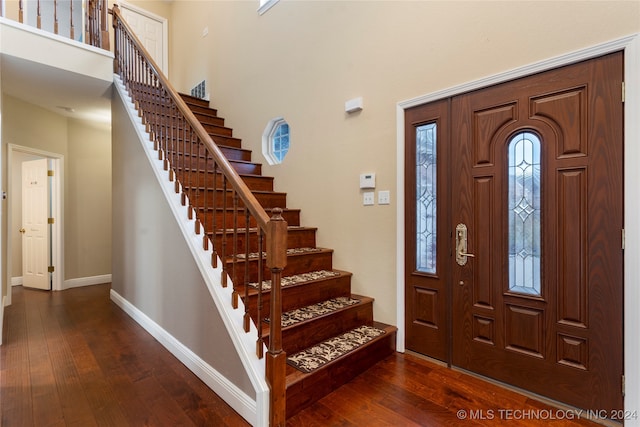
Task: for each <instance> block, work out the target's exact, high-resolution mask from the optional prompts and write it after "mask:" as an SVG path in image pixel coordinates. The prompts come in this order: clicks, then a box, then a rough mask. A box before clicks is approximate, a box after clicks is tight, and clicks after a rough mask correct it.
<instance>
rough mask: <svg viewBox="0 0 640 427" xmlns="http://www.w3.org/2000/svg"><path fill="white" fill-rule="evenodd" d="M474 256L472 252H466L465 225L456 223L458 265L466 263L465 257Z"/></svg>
mask: <svg viewBox="0 0 640 427" xmlns="http://www.w3.org/2000/svg"><path fill="white" fill-rule="evenodd" d="M468 257H472V258H474V257H475V255H474V254H470V253H468V252H467V226H466V225H465V224H458V225H457V226H456V262H457V263H458V265H461V266H462V265H466V264H467V258H468Z"/></svg>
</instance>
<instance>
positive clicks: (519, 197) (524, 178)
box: [508, 132, 541, 295]
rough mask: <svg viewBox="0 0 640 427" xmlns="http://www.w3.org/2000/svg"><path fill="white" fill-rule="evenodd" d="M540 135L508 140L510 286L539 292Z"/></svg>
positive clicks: (534, 292)
mask: <svg viewBox="0 0 640 427" xmlns="http://www.w3.org/2000/svg"><path fill="white" fill-rule="evenodd" d="M540 146H541V143H540V139H539V138H538V136H537V135H536V134H534V133H533V132H520V133H518V134H517V135H515V136H514V137H513V138H511V140H510V141H509V168H508V169H509V190H508V191H509V194H508V200H509V207H508V209H509V210H508V216H509V290H510V291H512V292H519V293H525V294H530V295H540V282H541V279H540V258H541V244H540V225H541V207H540V196H541V191H540V179H541V171H540V151H541V147H540Z"/></svg>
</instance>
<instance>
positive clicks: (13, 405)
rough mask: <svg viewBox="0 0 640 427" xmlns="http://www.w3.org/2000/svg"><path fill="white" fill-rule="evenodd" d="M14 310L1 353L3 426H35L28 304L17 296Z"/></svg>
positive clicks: (0, 419)
mask: <svg viewBox="0 0 640 427" xmlns="http://www.w3.org/2000/svg"><path fill="white" fill-rule="evenodd" d="M12 307H13V309H10V308H11V307H8V308H7V309H6V310H5V316H6V317H5V321H4V326H5V331H4V340H3V343H4V344H3V346H2V352H0V389H1V390H2V393H0V396H1V397H2V399H0V400H1V403H2V405H1V408H2V414H1V415H0V425H2V426H23V425H25V426H28V425H33V404H32V400H31V386H30V380H29V347H28V334H27V318H26V311H25V307H24V300H23V299H22V298H20V296H17V297H16V298H14V301H13V306H12ZM9 325H11V327H10V328H9V327H8V326H9Z"/></svg>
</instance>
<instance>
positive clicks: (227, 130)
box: [167, 123, 233, 136]
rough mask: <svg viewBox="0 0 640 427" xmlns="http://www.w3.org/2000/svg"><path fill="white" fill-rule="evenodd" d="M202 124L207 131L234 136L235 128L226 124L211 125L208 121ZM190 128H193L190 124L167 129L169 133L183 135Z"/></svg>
mask: <svg viewBox="0 0 640 427" xmlns="http://www.w3.org/2000/svg"><path fill="white" fill-rule="evenodd" d="M200 124H201V125H202V127H203V128H204V130H206V131H207V133H212V134H214V135H222V136H233V129H231V128H227V127H224V126H216V125H211V124H207V123H200ZM190 129H191V128H190V127H188V126H182V125H177V126H171V127H169V128H168V129H167V132H168V133H169V135H176V136H183V135H184V134H185V130H186V131H187V133H188V132H189V131H190Z"/></svg>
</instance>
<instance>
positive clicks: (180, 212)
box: [112, 75, 269, 426]
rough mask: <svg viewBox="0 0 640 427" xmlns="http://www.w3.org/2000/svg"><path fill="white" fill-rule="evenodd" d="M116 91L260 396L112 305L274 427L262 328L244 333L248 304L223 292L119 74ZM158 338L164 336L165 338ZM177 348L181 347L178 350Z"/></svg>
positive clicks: (256, 419)
mask: <svg viewBox="0 0 640 427" xmlns="http://www.w3.org/2000/svg"><path fill="white" fill-rule="evenodd" d="M114 86H115V88H116V92H117V94H118V96H119V98H120V100H121V101H122V104H123V106H124V108H125V110H126V111H127V114H128V116H129V118H130V119H131V123H132V124H133V125H134V128H135V131H136V133H137V135H138V140H139V142H140V144H141V146H142V148H143V150H144V153H145V155H146V158H147V159H148V161H149V164H150V165H151V169H152V170H153V172H154V175H155V177H156V178H157V181H158V184H159V186H160V188H161V190H162V193H163V194H164V196H165V198H166V201H167V202H168V204H169V206H170V208H171V212H172V214H173V216H174V218H175V220H176V222H177V224H178V226H179V228H180V230H181V232H182V235H183V237H184V240H185V242H186V243H187V245H188V247H189V249H190V251H191V254H192V256H193V260H194V261H195V263H196V264H197V266H198V269H199V271H200V273H201V275H202V278H203V280H204V282H205V284H206V286H207V289H208V291H209V294H210V295H211V298H212V300H213V302H214V305H215V308H216V310H217V311H218V313H219V315H220V317H221V318H222V320H223V323H224V325H225V328H226V330H227V333H228V335H229V337H230V338H231V341H232V342H233V345H234V347H235V350H236V352H237V354H238V357H239V358H240V360H241V362H242V365H243V366H244V369H245V371H246V373H247V375H248V377H249V379H250V381H251V384H252V386H253V388H254V390H255V392H256V398H255V400H253V399H252V398H251V397H250V396H248V395H247V394H246V393H245V392H243V391H242V390H241V389H239V388H238V387H237V386H235V385H234V384H233V383H232V382H231V381H229V380H227V379H226V378H225V377H224V376H223V375H222V374H220V373H219V372H218V371H216V370H215V369H214V368H213V367H211V366H210V365H209V364H207V363H206V362H205V361H204V360H202V359H201V358H200V357H199V356H198V355H196V354H195V353H193V352H191V350H190V349H188V347H186V346H184V345H182V344H181V343H180V341H179V340H177V339H175V338H174V337H172V336H171V335H170V334H169V333H168V332H166V331H164V329H162V328H161V327H160V326H159V325H158V327H157V328H156V327H153V326H152V325H150V322H151V323H153V321H152V320H151V319H149V318H148V317H147V316H145V315H144V313H142V316H135V315H132V314H135V313H134V312H135V310H133V309H132V307H134V308H135V306H133V305H132V304H130V303H128V302H127V301H126V300H125V299H124V298H122V297H121V296H119V295H117V293H114V292H112V300H113V301H114V302H115V303H116V304H118V305H119V306H121V307H122V308H123V310H125V311H126V312H127V313H128V314H129V315H130V316H131V317H132V318H133V319H134V320H136V321H137V322H138V323H139V324H140V325H141V326H142V327H143V328H145V330H147V331H148V332H149V333H150V334H151V335H153V336H154V337H155V338H156V339H158V341H159V342H160V343H162V345H163V346H165V347H166V348H167V349H168V350H169V351H170V352H171V353H172V354H174V356H176V357H177V358H178V359H179V360H180V361H181V362H182V363H183V364H184V365H185V366H187V367H188V368H189V369H190V370H191V371H192V372H194V374H196V375H197V376H198V377H199V378H200V379H201V380H202V381H203V382H205V383H206V384H207V385H208V386H209V387H210V388H211V389H212V390H213V391H214V392H216V394H218V395H219V396H220V397H221V398H223V399H224V400H225V401H226V402H227V403H228V404H229V405H230V406H231V407H233V409H234V410H236V411H237V412H238V413H239V414H240V415H242V416H243V418H245V419H246V420H247V421H249V422H250V423H251V424H252V425H256V426H268V425H269V387H268V384H267V382H266V380H265V363H264V360H261V359H259V358H258V357H257V355H256V352H255V348H256V347H255V346H256V337H257V329H256V327H255V325H254V324H253V323H251V324H250V331H249V332H248V333H245V332H244V327H243V325H244V322H243V315H244V305H243V303H242V301H241V300H240V301H239V302H238V308H237V309H233V307H232V306H231V300H232V292H233V286H232V285H229V286H227V287H226V288H224V287H222V280H221V277H222V268H221V267H218V268H213V267H212V266H211V259H212V250H211V249H209V250H204V249H203V244H202V239H203V234H200V235H198V234H196V233H195V220H193V219H192V220H189V219H188V208H187V207H186V206H183V205H182V203H181V197H180V194H179V193H176V191H175V184H174V183H173V182H171V181H169V173H168V171H165V170H164V167H163V161H162V160H159V159H158V153H157V151H155V150H154V148H153V143H152V142H151V141H150V140H149V134H148V133H147V132H146V130H145V126H144V124H143V123H142V120H141V118H140V117H139V116H138V112H137V111H136V110H135V108H134V105H133V103H132V101H131V98H130V96H129V94H128V93H127V90H126V88H125V87H124V85H123V83H122V81H121V79H120V77H119V76H117V75H114ZM114 96H115V95H114ZM211 247H212V245H209V248H211ZM221 265H222V261H221V260H220V259H218V266H221ZM114 294H115V295H114ZM159 331H164V333H166V334H167V335H165V336H162V335H163V332H159ZM156 335H160V337H158V336H156ZM176 343H177V344H178V345H176ZM185 349H186V350H185ZM265 350H266V349H265ZM189 353H190V354H189ZM265 353H266V351H265ZM207 372H209V374H207Z"/></svg>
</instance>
